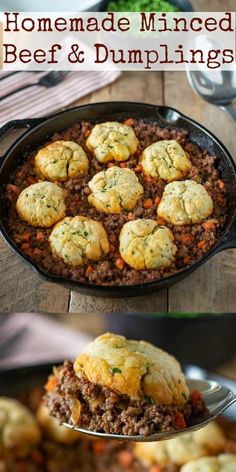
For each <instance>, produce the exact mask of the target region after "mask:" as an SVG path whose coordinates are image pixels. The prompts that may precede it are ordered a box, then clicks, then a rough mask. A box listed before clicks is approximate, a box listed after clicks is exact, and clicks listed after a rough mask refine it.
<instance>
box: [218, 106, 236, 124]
mask: <svg viewBox="0 0 236 472" xmlns="http://www.w3.org/2000/svg"><path fill="white" fill-rule="evenodd" d="M221 108H222V110H224V111H226V112H227V113H228V114H229V115H230V116H231V118H233V120H234V121H236V109H235V108H234V107H233V105H226V106H222V107H221Z"/></svg>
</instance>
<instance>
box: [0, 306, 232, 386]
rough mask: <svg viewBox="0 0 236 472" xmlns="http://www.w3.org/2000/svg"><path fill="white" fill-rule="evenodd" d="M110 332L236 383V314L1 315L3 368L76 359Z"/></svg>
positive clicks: (0, 346) (1, 363)
mask: <svg viewBox="0 0 236 472" xmlns="http://www.w3.org/2000/svg"><path fill="white" fill-rule="evenodd" d="M106 331H110V332H114V333H117V334H121V335H124V336H126V337H128V338H131V339H144V340H146V341H149V342H151V343H153V344H155V345H156V346H159V347H160V348H163V349H165V350H167V351H168V352H170V353H171V354H173V355H175V356H176V357H177V359H178V360H179V361H180V362H181V363H182V364H184V365H186V364H188V365H189V364H194V365H196V366H199V367H201V368H206V369H211V370H214V371H217V372H224V374H225V375H228V376H229V377H232V378H234V379H235V380H236V345H235V332H236V315H235V313H233V314H227V313H221V314H220V313H218V314H204V313H202V314H197V313H195V314H194V313H184V314H181V313H178V314H176V313H171V314H161V313H159V314H148V313H147V314H139V313H137V314H121V313H109V314H105V313H103V314H102V313H96V314H90V315H88V314H84V315H83V314H71V315H65V314H61V315H56V316H53V315H50V314H48V315H45V314H30V313H16V314H6V315H1V316H0V368H1V367H2V368H5V367H14V366H19V365H29V364H30V365H31V364H37V363H43V362H50V361H56V360H59V361H60V360H61V359H64V358H66V357H69V358H73V357H75V356H76V355H77V354H78V353H79V352H80V351H81V350H82V349H83V347H84V345H85V344H86V343H87V342H88V341H89V340H91V339H92V338H93V337H96V336H98V335H100V334H102V333H104V332H106Z"/></svg>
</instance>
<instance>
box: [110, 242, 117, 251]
mask: <svg viewBox="0 0 236 472" xmlns="http://www.w3.org/2000/svg"><path fill="white" fill-rule="evenodd" d="M115 250H116V248H115V246H114V244H111V243H110V251H111V252H115Z"/></svg>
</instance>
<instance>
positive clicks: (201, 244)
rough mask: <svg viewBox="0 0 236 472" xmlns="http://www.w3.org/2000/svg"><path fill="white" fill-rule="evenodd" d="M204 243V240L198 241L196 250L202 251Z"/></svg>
mask: <svg viewBox="0 0 236 472" xmlns="http://www.w3.org/2000/svg"><path fill="white" fill-rule="evenodd" d="M206 243H207V242H206V241H205V239H202V240H201V241H199V243H197V247H198V249H203V248H204V247H205V246H206Z"/></svg>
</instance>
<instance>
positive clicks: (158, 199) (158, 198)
mask: <svg viewBox="0 0 236 472" xmlns="http://www.w3.org/2000/svg"><path fill="white" fill-rule="evenodd" d="M160 201H161V199H160V197H158V195H157V196H156V198H155V200H154V203H155V205H159V203H160Z"/></svg>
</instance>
